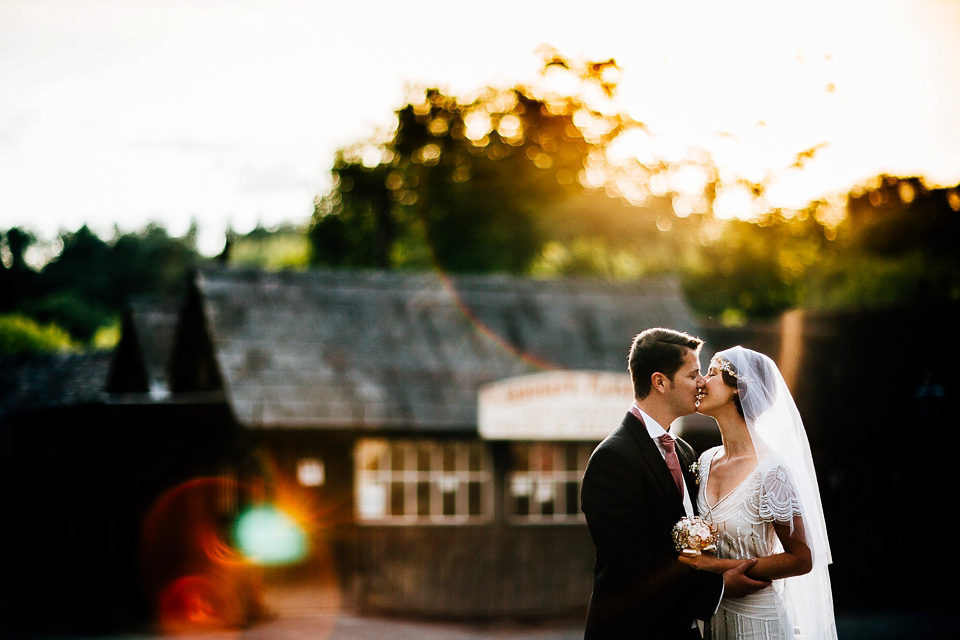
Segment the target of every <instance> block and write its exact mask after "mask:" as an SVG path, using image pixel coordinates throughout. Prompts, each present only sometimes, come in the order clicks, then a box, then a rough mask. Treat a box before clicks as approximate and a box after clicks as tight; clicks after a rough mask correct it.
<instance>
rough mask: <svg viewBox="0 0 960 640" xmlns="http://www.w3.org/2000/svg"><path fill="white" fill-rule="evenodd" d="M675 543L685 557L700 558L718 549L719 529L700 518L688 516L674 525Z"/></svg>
mask: <svg viewBox="0 0 960 640" xmlns="http://www.w3.org/2000/svg"><path fill="white" fill-rule="evenodd" d="M673 543H674V545H676V547H677V551H679V552H680V553H682V554H683V555H685V556H698V555H700V554H701V553H702V552H703V551H715V550H716V548H717V528H716V527H715V526H714V525H713V524H711V523H709V522H707V521H706V520H704V519H703V518H701V517H700V516H687V517H686V518H681V519H680V521H679V522H678V523H677V524H675V525H673Z"/></svg>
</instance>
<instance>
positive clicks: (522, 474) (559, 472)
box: [507, 442, 595, 524]
mask: <svg viewBox="0 0 960 640" xmlns="http://www.w3.org/2000/svg"><path fill="white" fill-rule="evenodd" d="M594 446H595V445H593V444H584V443H579V442H533V443H514V444H513V445H512V446H511V452H510V453H511V469H510V473H509V476H508V479H507V510H508V513H509V516H510V518H511V519H512V520H514V521H516V522H523V523H531V524H537V523H539V524H548V523H549V524H554V523H578V522H583V521H584V517H583V513H582V512H581V511H580V480H581V478H583V471H584V469H586V467H587V460H588V459H589V458H590V454H591V453H592V452H593V449H594Z"/></svg>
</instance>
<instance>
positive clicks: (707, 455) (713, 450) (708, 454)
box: [700, 445, 720, 464]
mask: <svg viewBox="0 0 960 640" xmlns="http://www.w3.org/2000/svg"><path fill="white" fill-rule="evenodd" d="M717 451H720V446H719V445H718V446H716V447H710V448H709V449H707V450H706V451H704V452H703V453H701V454H700V464H706V463H708V462H710V461H711V460H713V456H715V455H717Z"/></svg>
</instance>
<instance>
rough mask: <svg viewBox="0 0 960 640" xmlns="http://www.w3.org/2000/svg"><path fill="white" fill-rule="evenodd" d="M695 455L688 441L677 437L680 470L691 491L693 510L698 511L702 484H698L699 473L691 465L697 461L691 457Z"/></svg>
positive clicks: (688, 489)
mask: <svg viewBox="0 0 960 640" xmlns="http://www.w3.org/2000/svg"><path fill="white" fill-rule="evenodd" d="M695 455H696V452H695V451H694V450H693V448H692V447H691V446H690V445H689V444H687V443H686V441H684V440H681V439H680V438H677V457H678V458H680V471H681V472H682V473H683V482H684V484H685V485H686V486H687V491H688V492H689V493H690V503H691V504H692V505H693V512H694V513H697V493H698V492H699V490H700V485H699V484H697V482H698V478H697V475H696V474H695V473H693V471H691V470H690V465H692V464H693V463H694V462H695V461H696V460H695V459H691V456H695Z"/></svg>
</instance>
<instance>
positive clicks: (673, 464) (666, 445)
mask: <svg viewBox="0 0 960 640" xmlns="http://www.w3.org/2000/svg"><path fill="white" fill-rule="evenodd" d="M659 440H660V444H661V445H663V450H664V451H665V452H666V455H665V456H664V458H663V459H664V461H666V463H667V468H668V469H670V474H671V475H672V476H673V481H674V482H676V483H677V491H679V492H680V495H681V496H683V474H682V473H681V472H680V458H678V457H677V448H676V446H675V445H674V442H673V437H671V436H670V434H669V433H665V434H663V435H662V436H660V438H659Z"/></svg>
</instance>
